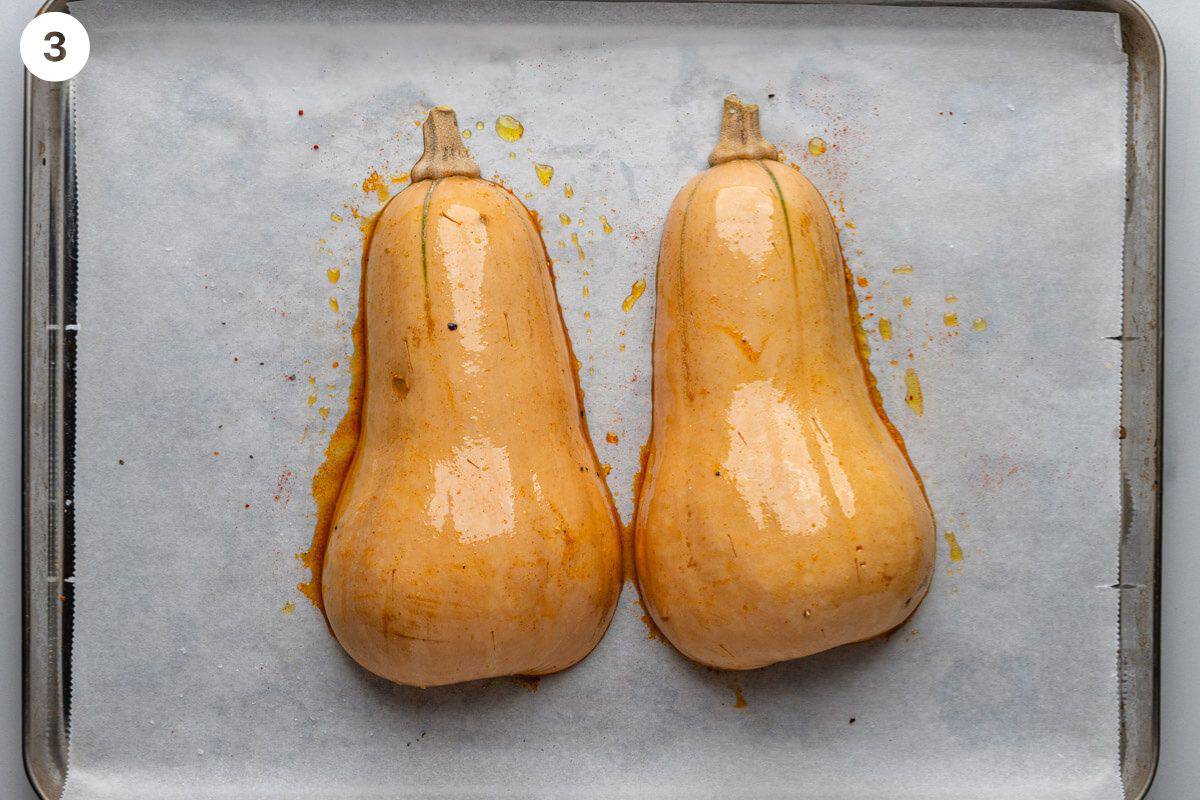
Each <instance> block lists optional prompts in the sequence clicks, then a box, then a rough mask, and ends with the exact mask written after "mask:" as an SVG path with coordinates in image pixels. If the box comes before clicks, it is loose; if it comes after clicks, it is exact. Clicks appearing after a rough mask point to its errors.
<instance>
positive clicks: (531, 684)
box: [513, 675, 542, 692]
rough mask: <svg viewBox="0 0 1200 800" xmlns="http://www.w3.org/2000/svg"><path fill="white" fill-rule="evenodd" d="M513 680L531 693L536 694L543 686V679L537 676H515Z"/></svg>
mask: <svg viewBox="0 0 1200 800" xmlns="http://www.w3.org/2000/svg"><path fill="white" fill-rule="evenodd" d="M513 680H514V681H516V682H517V684H518V685H519V686H524V687H525V689H526V690H527V691H529V692H536V691H537V690H538V689H540V688H541V686H542V679H541V678H539V677H537V676H536V675H514V676H513Z"/></svg>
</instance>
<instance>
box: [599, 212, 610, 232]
mask: <svg viewBox="0 0 1200 800" xmlns="http://www.w3.org/2000/svg"><path fill="white" fill-rule="evenodd" d="M600 227H601V229H602V230H603V231H604V232H605V233H612V232H613V226H612V225H609V224H608V217H606V216H604V215H603V214H601V215H600Z"/></svg>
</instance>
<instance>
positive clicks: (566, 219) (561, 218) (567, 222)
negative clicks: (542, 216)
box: [558, 214, 571, 225]
mask: <svg viewBox="0 0 1200 800" xmlns="http://www.w3.org/2000/svg"><path fill="white" fill-rule="evenodd" d="M558 221H559V222H561V223H562V224H563V225H570V224H571V218H570V217H568V216H567V215H566V214H559V215H558Z"/></svg>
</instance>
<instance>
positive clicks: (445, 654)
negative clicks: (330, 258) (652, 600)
mask: <svg viewBox="0 0 1200 800" xmlns="http://www.w3.org/2000/svg"><path fill="white" fill-rule="evenodd" d="M424 138H425V152H424V155H422V156H421V159H420V161H418V162H417V164H416V166H415V167H414V168H413V170H412V179H413V183H412V185H410V186H409V187H408V188H406V189H405V190H404V191H403V192H401V193H400V194H399V195H397V196H396V197H395V198H394V199H393V200H392V201H391V202H390V203H389V204H388V206H387V208H386V209H385V210H384V211H383V213H382V215H381V217H380V219H379V221H378V224H377V225H376V227H375V231H374V234H373V237H372V239H371V242H370V245H369V253H368V256H367V267H366V271H365V274H364V276H363V280H364V281H366V285H365V289H364V291H363V293H362V296H363V298H364V306H363V308H362V309H361V310H360V313H363V314H365V315H366V317H365V337H364V338H365V343H366V347H365V350H366V352H365V359H366V362H365V388H364V393H363V401H362V402H363V407H362V429H361V433H360V437H359V440H358V446H357V450H356V452H355V455H354V459H353V462H352V464H351V466H350V468H349V471H348V473H347V475H346V478H345V481H344V483H343V485H342V489H341V492H340V494H339V496H338V500H337V504H336V506H335V510H334V516H333V524H332V531H331V534H330V541H329V545H328V549H327V551H326V556H325V563H324V568H323V573H322V590H323V597H324V603H325V610H326V614H327V616H328V620H329V624H330V626H331V627H332V629H333V632H334V634H335V635H336V636H337V639H338V641H339V642H340V643H341V645H342V647H344V648H345V650H346V652H347V653H349V654H350V656H351V657H353V658H354V660H355V661H357V662H358V663H359V664H361V665H362V666H364V667H365V668H367V669H368V670H370V671H371V672H374V673H376V674H378V675H381V676H383V677H385V678H388V679H390V680H392V681H395V682H396V683H401V684H409V685H415V686H434V685H440V684H449V683H456V682H459V681H469V680H473V679H476V678H488V677H493V676H499V675H513V674H521V675H543V674H546V673H551V672H556V671H558V670H562V669H565V668H567V667H569V666H571V665H572V664H574V663H575V662H577V661H579V660H580V659H582V658H583V657H584V656H586V655H587V654H588V653H589V652H590V651H591V650H592V648H593V647H594V646H595V645H596V643H597V642H598V641H599V640H600V637H601V636H602V635H603V634H604V631H605V629H606V628H607V627H608V624H609V621H610V620H611V618H612V615H613V610H614V608H615V606H616V602H617V596H618V594H619V592H620V588H621V584H622V580H623V573H622V567H621V540H620V533H619V525H618V518H617V515H616V511H615V509H614V507H613V504H612V499H611V497H610V495H609V493H608V489H607V487H606V485H605V483H604V480H603V478H602V476H601V474H600V470H599V466H598V463H597V461H596V456H595V452H594V450H593V448H592V443H591V440H590V439H589V438H588V431H587V426H586V424H585V421H584V416H583V407H582V403H581V400H580V393H579V390H578V385H577V383H576V377H575V372H574V369H573V366H572V355H571V351H570V345H569V342H568V340H567V336H566V331H565V329H564V326H563V322H562V317H561V314H560V311H559V306H558V301H557V299H556V296H555V291H554V284H553V280H552V277H551V274H550V269H549V264H548V261H547V257H546V252H545V248H544V246H543V244H542V241H541V238H540V236H539V234H538V231H537V229H536V228H535V226H534V224H533V221H532V219H531V217H530V214H529V211H528V210H527V209H526V208H525V207H524V206H523V205H522V204H521V203H520V201H518V200H517V199H516V198H515V197H514V196H513V195H512V194H511V193H510V192H508V191H507V190H505V189H504V188H502V187H500V186H498V185H496V184H495V183H492V182H490V181H486V180H481V179H480V178H479V167H478V166H477V165H476V164H475V161H474V160H473V159H472V158H471V156H470V154H469V153H468V152H467V150H466V148H465V147H464V146H463V143H462V139H461V137H460V134H459V131H458V126H457V121H456V119H455V115H454V112H453V111H452V110H450V109H449V108H444V107H441V108H436V109H434V110H433V111H432V112H430V114H429V117H428V119H427V120H426V121H425V126H424Z"/></svg>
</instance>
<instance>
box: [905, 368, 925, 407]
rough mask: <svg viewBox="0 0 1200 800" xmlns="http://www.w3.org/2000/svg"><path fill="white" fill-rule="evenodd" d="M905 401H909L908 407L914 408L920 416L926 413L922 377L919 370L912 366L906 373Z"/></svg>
mask: <svg viewBox="0 0 1200 800" xmlns="http://www.w3.org/2000/svg"><path fill="white" fill-rule="evenodd" d="M904 386H905V393H904V402H906V403H908V407H909V408H911V409H912V410H913V413H915V414H916V415H917V416H918V417H920V416H923V415H924V414H925V397H924V395H922V394H921V379H920V378H918V377H917V371H916V370H915V369H913V368H912V367H909V368H908V371H907V372H905V373H904Z"/></svg>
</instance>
